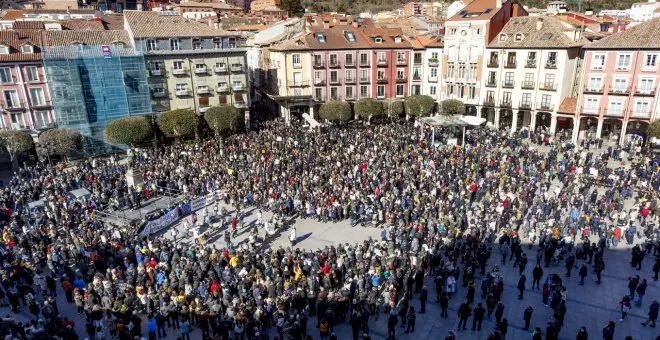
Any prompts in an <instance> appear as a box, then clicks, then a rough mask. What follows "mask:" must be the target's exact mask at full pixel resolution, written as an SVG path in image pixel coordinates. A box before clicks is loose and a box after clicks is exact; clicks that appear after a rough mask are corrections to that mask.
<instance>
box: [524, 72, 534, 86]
mask: <svg viewBox="0 0 660 340" xmlns="http://www.w3.org/2000/svg"><path fill="white" fill-rule="evenodd" d="M533 82H534V73H525V83H526V84H531V83H533Z"/></svg>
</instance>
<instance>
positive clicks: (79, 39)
mask: <svg viewBox="0 0 660 340" xmlns="http://www.w3.org/2000/svg"><path fill="white" fill-rule="evenodd" d="M43 43H44V46H66V45H73V44H82V45H92V46H96V45H110V44H118V43H121V44H124V45H131V39H130V37H129V36H128V32H126V31H90V30H88V31H43Z"/></svg>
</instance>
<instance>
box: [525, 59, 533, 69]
mask: <svg viewBox="0 0 660 340" xmlns="http://www.w3.org/2000/svg"><path fill="white" fill-rule="evenodd" d="M525 68H536V59H527V61H525Z"/></svg>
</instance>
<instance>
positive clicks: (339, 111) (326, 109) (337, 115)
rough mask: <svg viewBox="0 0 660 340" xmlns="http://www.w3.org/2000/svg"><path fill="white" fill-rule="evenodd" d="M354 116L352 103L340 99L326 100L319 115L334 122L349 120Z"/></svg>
mask: <svg viewBox="0 0 660 340" xmlns="http://www.w3.org/2000/svg"><path fill="white" fill-rule="evenodd" d="M352 116H353V113H352V110H351V104H349V103H347V102H342V101H338V100H332V101H329V102H325V103H323V105H321V108H320V109H319V117H321V119H326V120H329V121H332V122H341V121H347V120H349V119H351V117H352Z"/></svg>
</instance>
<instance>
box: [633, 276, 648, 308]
mask: <svg viewBox="0 0 660 340" xmlns="http://www.w3.org/2000/svg"><path fill="white" fill-rule="evenodd" d="M646 286H647V283H646V279H642V282H640V283H639V284H638V285H637V288H636V289H635V292H636V293H637V300H636V301H635V306H637V307H640V306H641V305H642V299H643V298H644V294H646Z"/></svg>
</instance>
